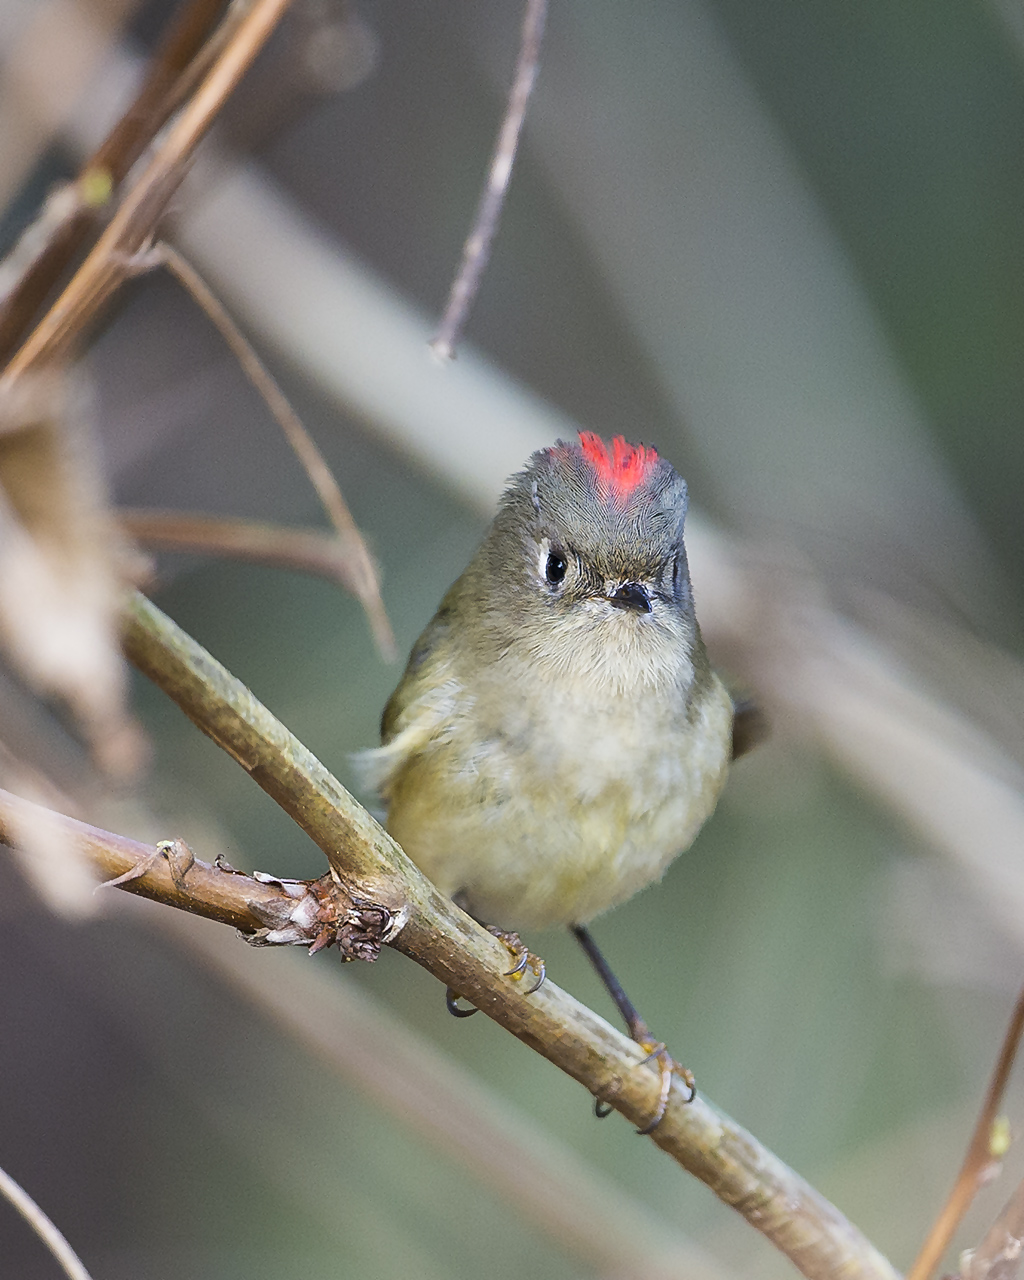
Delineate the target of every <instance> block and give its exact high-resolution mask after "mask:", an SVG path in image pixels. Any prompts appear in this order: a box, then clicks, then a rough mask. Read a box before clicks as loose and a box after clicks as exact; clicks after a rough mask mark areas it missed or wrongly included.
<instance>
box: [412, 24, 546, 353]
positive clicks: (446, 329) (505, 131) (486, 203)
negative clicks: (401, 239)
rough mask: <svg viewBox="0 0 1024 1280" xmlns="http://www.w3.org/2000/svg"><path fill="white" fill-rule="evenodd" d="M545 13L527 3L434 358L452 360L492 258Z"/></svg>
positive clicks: (529, 90) (435, 339)
mask: <svg viewBox="0 0 1024 1280" xmlns="http://www.w3.org/2000/svg"><path fill="white" fill-rule="evenodd" d="M547 9H548V6H547V0H526V14H525V16H524V18H523V34H522V40H521V42H520V45H519V58H518V59H517V61H516V69H515V75H514V77H513V80H512V90H511V92H510V93H509V98H508V106H507V107H506V108H505V118H504V119H503V120H502V122H501V129H500V131H499V133H498V141H497V143H496V144H495V147H494V154H493V156H492V157H491V167H490V170H489V171H488V174H487V183H486V185H485V186H484V189H483V194H482V195H481V196H480V203H479V205H478V206H477V210H476V218H475V220H474V222H473V229H472V231H470V233H469V236H468V238H467V240H466V243H465V245H464V246H463V248H462V261H461V262H460V263H459V269H458V271H457V272H456V275H455V279H454V281H453V282H452V288H451V293H449V295H448V305H447V306H446V307H445V311H444V316H443V317H442V319H441V324H440V326H439V328H438V330H437V334H436V335H435V337H434V338H433V340H432V341H431V343H430V346H431V349H432V350H433V352H434V354H435V355H437V356H440V357H441V359H443V360H451V359H453V358H454V355H455V347H456V345H457V344H458V341H459V338H460V337H461V334H462V328H463V326H464V325H465V323H466V319H467V317H468V315H469V310H470V307H472V305H473V300H474V298H475V297H476V293H477V289H478V288H479V287H480V277H481V276H482V275H483V272H484V268H485V267H486V266H487V261H488V259H489V258H490V256H491V244H492V243H493V241H494V236H495V232H496V231H497V230H498V222H499V220H500V219H501V208H502V205H503V204H504V201H505V193H506V191H507V190H508V184H509V179H510V178H511V177H512V165H513V162H514V161H515V158H516V148H517V147H518V145H519V133H520V131H521V129H522V127H523V119H524V117H525V115H526V104H527V103H528V102H529V100H530V93H531V92H532V90H533V84H534V81H535V80H536V78H537V65H538V62H539V60H540V45H541V40H542V39H543V36H544V20H545V18H546V17H547Z"/></svg>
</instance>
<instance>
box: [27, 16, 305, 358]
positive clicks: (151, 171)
mask: <svg viewBox="0 0 1024 1280" xmlns="http://www.w3.org/2000/svg"><path fill="white" fill-rule="evenodd" d="M289 3H290V0H254V3H253V5H252V8H251V9H250V10H249V11H248V12H247V13H246V14H245V16H244V17H243V18H242V19H241V21H240V22H239V23H238V26H237V28H236V29H235V31H234V33H233V35H232V37H231V39H230V40H229V41H228V42H227V43H226V44H225V46H224V48H223V49H222V50H221V52H220V54H219V55H218V56H217V58H216V59H215V61H214V63H213V65H212V66H211V68H210V70H209V72H208V74H207V75H206V77H205V78H204V80H203V82H202V84H200V86H199V88H198V89H197V90H196V92H195V94H194V96H193V97H192V98H191V100H190V101H189V102H188V104H187V105H186V106H185V107H184V108H183V110H182V112H181V114H180V116H179V117H178V119H177V120H176V121H175V123H174V124H173V125H172V126H171V127H170V128H169V130H168V132H167V135H166V137H165V138H164V139H163V141H162V142H161V143H160V145H159V146H158V147H157V149H156V151H155V152H154V154H153V156H152V158H151V159H150V161H149V163H148V164H147V165H146V166H145V168H144V169H143V171H142V173H141V174H140V175H139V177H138V179H137V181H136V182H135V183H134V184H133V186H132V187H131V189H130V190H129V191H128V192H127V193H126V195H125V197H124V200H123V201H122V203H121V206H120V208H119V209H118V211H117V213H116V214H115V215H114V217H113V218H112V219H111V221H110V224H109V226H108V227H107V229H106V230H105V231H104V233H103V235H102V236H100V238H99V240H98V241H97V242H96V244H95V245H94V246H93V249H92V250H91V252H90V253H89V255H88V257H87V258H86V259H85V261H84V262H83V263H82V265H81V266H80V267H79V268H78V270H77V271H76V272H75V274H74V276H73V277H72V278H71V281H70V282H69V283H68V285H67V287H66V288H65V289H64V291H63V292H62V293H61V295H60V297H58V298H57V300H56V302H55V303H54V304H53V306H52V307H51V308H50V309H49V311H48V312H47V313H46V315H45V316H44V317H43V319H42V320H41V321H40V322H39V324H38V325H37V326H36V327H35V329H34V330H33V331H32V333H31V335H30V336H29V338H28V340H27V341H26V342H25V344H24V345H23V346H22V347H21V348H20V350H19V351H18V352H17V354H16V355H15V356H14V358H13V359H12V360H11V362H10V364H9V365H8V367H7V370H6V371H5V373H4V379H5V380H9V379H13V378H16V377H18V376H20V375H21V374H23V373H25V372H26V370H28V369H31V368H34V367H36V366H38V365H40V364H42V363H46V362H49V361H52V360H53V359H54V358H56V357H58V356H60V355H62V354H64V353H65V352H66V351H67V349H68V348H69V347H70V346H71V344H72V343H73V341H74V340H75V338H77V337H78V335H79V334H80V333H81V332H82V330H83V329H84V328H85V327H86V326H87V325H88V324H89V323H90V322H91V321H92V320H93V319H95V317H96V316H97V315H98V313H99V311H100V309H101V308H102V307H103V306H104V305H105V304H106V302H107V301H108V300H109V299H110V297H111V295H112V294H113V293H114V291H115V290H116V289H117V288H118V286H119V285H120V284H121V283H122V282H123V281H124V280H125V278H126V277H127V276H128V275H129V274H131V271H132V259H133V257H134V256H135V254H137V253H138V251H139V249H141V248H142V247H143V245H144V244H145V243H146V241H147V240H149V239H150V237H151V236H152V234H153V229H154V227H155V226H156V224H157V222H158V220H159V219H160V217H161V215H162V214H163V212H164V209H165V208H166V205H167V201H168V200H169V199H170V197H171V195H172V194H173V193H174V191H175V190H176V189H177V187H178V185H179V184H180V182H181V180H182V178H183V177H184V175H185V171H186V168H187V165H188V162H189V160H190V159H191V156H192V153H193V152H194V151H195V148H196V147H197V146H198V144H199V142H200V141H201V140H202V138H203V136H204V135H205V134H206V132H207V130H208V129H209V127H210V125H211V124H212V123H213V121H214V119H215V117H216V115H217V113H218V112H219V111H220V109H221V107H222V106H223V105H224V102H225V100H226V99H227V97H228V95H229V94H230V93H231V91H232V89H234V87H235V85H236V84H237V83H238V81H239V80H240V79H241V77H242V75H243V73H244V72H245V70H246V68H247V67H248V66H249V64H250V63H251V62H252V60H253V59H254V58H255V57H256V55H257V54H258V53H259V51H260V49H261V48H262V47H263V45H264V43H265V42H266V40H267V38H268V36H269V35H270V33H271V31H273V29H274V27H275V26H276V25H277V23H278V22H279V21H280V19H281V17H282V15H283V14H284V12H285V10H286V9H287V8H288V5H289Z"/></svg>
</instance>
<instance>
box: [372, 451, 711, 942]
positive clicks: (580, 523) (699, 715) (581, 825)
mask: <svg viewBox="0 0 1024 1280" xmlns="http://www.w3.org/2000/svg"><path fill="white" fill-rule="evenodd" d="M685 516H686V484H685V482H684V481H683V479H682V478H681V477H680V476H679V475H677V473H676V472H675V470H674V469H673V468H672V466H671V465H670V463H668V462H667V461H666V460H665V459H663V458H660V457H659V456H658V455H657V453H656V452H655V451H654V450H653V449H650V448H645V447H644V446H642V445H631V444H627V443H626V441H625V440H623V438H622V437H621V436H620V437H617V438H616V439H615V440H614V441H613V442H612V446H611V449H610V450H609V448H608V447H607V446H606V445H605V444H604V442H603V441H602V440H601V439H599V438H598V437H597V436H596V435H594V434H593V433H591V432H582V433H581V434H580V439H579V443H576V442H572V443H564V442H562V441H559V443H557V444H556V445H554V446H553V447H551V448H548V449H542V450H540V451H539V452H538V453H535V454H534V455H533V456H532V457H531V458H530V460H529V462H528V463H527V465H526V467H525V468H524V470H523V471H521V472H520V473H519V474H518V475H515V476H513V477H512V479H511V481H510V482H509V486H508V488H507V489H506V491H505V494H504V496H503V497H502V499H501V504H500V507H499V510H498V514H497V516H496V518H495V520H494V523H493V524H492V525H491V528H490V531H489V532H488V534H487V537H486V538H485V539H484V542H483V544H482V546H481V547H480V549H479V550H478V551H477V553H476V555H475V556H474V557H473V559H472V561H471V562H470V564H469V567H468V568H467V569H466V571H465V573H463V575H462V576H461V577H460V578H459V579H458V581H457V582H456V583H455V584H454V586H453V587H452V588H451V589H450V590H449V592H448V594H447V595H446V596H445V598H444V600H443V601H442V602H441V607H440V608H439V609H438V611H437V614H436V615H435V616H434V618H433V620H432V621H431V623H430V624H429V626H428V627H427V629H426V630H425V631H424V632H423V634H422V635H421V636H420V638H419V640H418V641H417V642H416V644H415V646H414V648H413V651H412V655H411V657H410V658H409V664H408V666H407V667H406V670H405V674H404V675H403V677H402V680H401V683H400V684H399V686H398V688H397V689H396V690H395V692H394V694H393V695H392V697H391V700H390V701H389V702H388V704H387V707H386V709H385V711H384V717H383V722H382V727H381V738H382V742H383V745H382V746H381V747H379V748H378V749H377V750H376V751H373V752H369V753H367V754H368V756H370V757H372V759H371V762H370V763H371V769H372V771H373V772H374V773H375V775H376V777H375V781H376V783H377V785H378V788H379V790H380V793H381V796H382V798H383V799H384V800H385V801H386V803H387V807H388V816H387V827H388V830H389V831H390V832H391V834H392V835H393V836H394V837H395V839H396V840H398V842H399V844H401V845H402V847H403V848H404V849H405V851H406V852H407V853H408V854H409V856H410V857H411V858H412V859H413V861H414V862H416V863H417V864H418V865H419V866H420V867H421V868H422V870H423V871H424V872H425V873H426V874H427V875H428V876H429V877H430V879H431V880H433V881H434V883H435V884H436V885H437V886H438V887H439V888H440V889H442V890H443V891H444V892H445V893H448V894H451V895H452V896H457V897H458V900H459V901H460V902H461V903H463V904H464V905H465V906H466V907H467V909H468V910H469V911H471V912H472V914H473V915H475V916H476V917H477V918H478V919H480V920H483V921H486V922H487V923H489V924H493V925H498V926H500V927H501V928H503V929H534V928H543V927H546V926H550V925H561V924H567V925H573V926H576V925H584V924H585V923H586V922H587V921H589V920H591V919H592V918H593V917H594V916H596V915H598V914H600V913H601V912H602V911H605V910H607V909H608V908H609V907H613V906H615V905H616V904H617V903H620V902H625V900H626V899H627V898H630V897H632V895H633V894H634V893H636V892H637V890H638V889H641V888H643V887H644V885H646V884H649V883H650V882H651V881H652V880H656V879H657V878H658V877H660V876H661V875H662V874H663V872H664V871H665V868H666V867H667V866H668V864H669V863H670V862H671V861H672V859H673V858H675V857H676V855H677V854H679V853H681V852H682V851H683V850H684V849H687V848H688V847H689V845H690V844H691V842H692V841H693V839H694V837H695V836H696V834H697V832H698V831H699V830H700V827H701V825H702V823H703V822H704V820H705V819H706V818H707V817H708V815H709V814H710V813H711V811H712V810H713V809H714V807H715V803H716V801H717V799H718V795H719V792H720V791H721V789H722V785H723V783H724V782H725V777H726V772H727V770H728V766H729V761H730V759H731V757H732V732H733V703H732V699H731V698H730V696H729V694H728V692H727V691H726V689H725V687H724V685H723V684H722V682H721V681H720V680H719V679H718V677H717V676H716V675H715V673H714V672H713V671H712V670H711V667H710V665H709V664H708V659H707V654H706V653H705V650H704V644H703V642H702V640H701V635H700V629H699V627H698V626H697V619H696V616H695V614H694V608H693V594H692V592H691V589H690V575H689V570H688V568H687V562H686V551H685V548H684V546H683V521H684V518H685ZM581 932H582V931H581Z"/></svg>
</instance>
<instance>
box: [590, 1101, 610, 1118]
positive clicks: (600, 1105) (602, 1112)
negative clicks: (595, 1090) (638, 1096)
mask: <svg viewBox="0 0 1024 1280" xmlns="http://www.w3.org/2000/svg"><path fill="white" fill-rule="evenodd" d="M614 1110H615V1108H614V1107H613V1106H612V1104H611V1103H610V1102H602V1101H601V1099H600V1098H595V1099H594V1115H595V1116H597V1118H598V1120H603V1119H604V1118H605V1116H610V1115H611V1113H612V1112H613V1111H614Z"/></svg>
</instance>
